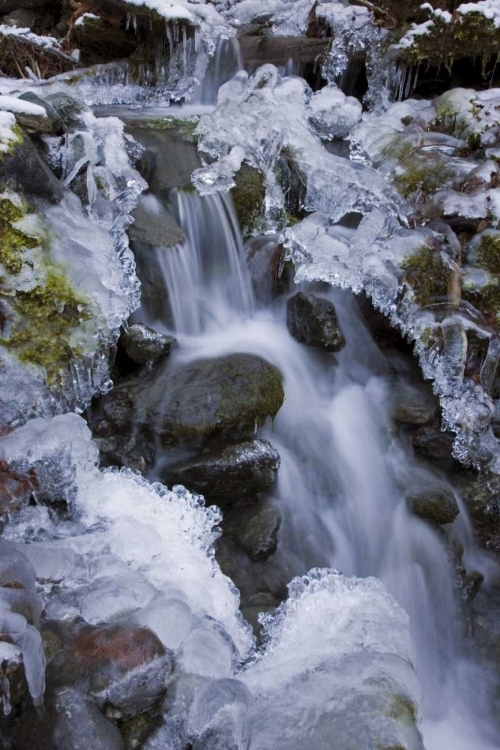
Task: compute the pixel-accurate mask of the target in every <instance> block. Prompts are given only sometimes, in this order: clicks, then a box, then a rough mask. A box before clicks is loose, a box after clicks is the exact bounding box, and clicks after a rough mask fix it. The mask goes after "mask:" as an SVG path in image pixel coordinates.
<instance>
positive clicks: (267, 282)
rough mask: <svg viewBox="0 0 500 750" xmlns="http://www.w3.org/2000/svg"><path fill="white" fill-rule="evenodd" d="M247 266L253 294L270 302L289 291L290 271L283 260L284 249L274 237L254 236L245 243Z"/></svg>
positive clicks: (260, 299)
mask: <svg viewBox="0 0 500 750" xmlns="http://www.w3.org/2000/svg"><path fill="white" fill-rule="evenodd" d="M246 259H247V267H248V270H249V272H250V277H251V279H252V285H253V288H254V292H255V296H256V297H257V299H258V300H259V301H261V302H264V303H266V302H270V301H271V300H272V299H274V298H275V297H278V296H279V295H280V294H285V293H286V292H287V291H289V289H290V286H291V283H292V272H291V269H290V267H289V265H288V264H287V263H286V261H285V249H284V247H283V245H280V244H279V243H278V242H277V240H276V238H269V237H254V238H253V239H251V240H249V242H248V243H247V258H246Z"/></svg>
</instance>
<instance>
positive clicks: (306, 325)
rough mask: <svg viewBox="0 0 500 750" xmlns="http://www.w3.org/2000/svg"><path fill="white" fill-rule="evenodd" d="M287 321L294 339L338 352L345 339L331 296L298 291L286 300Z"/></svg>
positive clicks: (328, 350)
mask: <svg viewBox="0 0 500 750" xmlns="http://www.w3.org/2000/svg"><path fill="white" fill-rule="evenodd" d="M287 325H288V330H289V331H290V333H291V335H292V336H293V337H294V339H296V340H297V341H300V342H301V343H304V344H307V346H313V347H316V348H317V349H323V350H325V351H327V352H339V351H340V350H341V349H343V347H344V346H345V339H344V335H343V333H342V331H341V330H340V326H339V324H338V321H337V315H336V313H335V306H334V305H333V303H332V302H330V300H327V299H323V298H322V297H318V296H317V295H315V294H306V293H305V292H297V293H296V294H294V295H293V297H290V299H289V300H288V302H287Z"/></svg>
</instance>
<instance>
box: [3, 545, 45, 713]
mask: <svg viewBox="0 0 500 750" xmlns="http://www.w3.org/2000/svg"><path fill="white" fill-rule="evenodd" d="M35 582H36V573H35V570H34V568H33V566H32V564H31V563H30V561H29V559H28V558H27V557H26V556H25V555H24V554H22V552H21V551H19V550H18V549H17V548H16V546H15V545H13V544H9V543H8V542H5V541H0V698H1V700H2V704H3V713H4V715H6V716H8V715H9V714H10V712H11V710H12V705H11V695H10V684H9V673H10V672H11V670H13V669H15V668H16V666H18V665H20V664H22V667H23V669H24V674H25V677H26V682H27V683H28V688H29V691H30V694H31V697H32V699H33V703H34V705H35V706H36V707H37V708H40V707H41V706H42V704H43V694H44V691H45V657H44V653H43V648H42V639H41V636H40V633H39V632H38V626H39V624H40V614H41V612H42V608H43V604H42V601H41V599H40V597H39V595H38V594H37V592H36V590H35Z"/></svg>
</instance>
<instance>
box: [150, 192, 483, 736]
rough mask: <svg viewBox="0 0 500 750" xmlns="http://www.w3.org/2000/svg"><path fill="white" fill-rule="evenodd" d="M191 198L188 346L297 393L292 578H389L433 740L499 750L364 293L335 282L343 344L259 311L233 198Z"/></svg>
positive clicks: (284, 496)
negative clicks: (249, 362) (262, 367)
mask: <svg viewBox="0 0 500 750" xmlns="http://www.w3.org/2000/svg"><path fill="white" fill-rule="evenodd" d="M178 200H179V204H180V211H179V214H180V219H181V224H182V228H183V230H184V232H185V234H186V236H187V242H186V243H185V244H184V245H183V246H181V247H177V248H175V249H172V251H171V255H170V258H169V260H168V261H166V263H165V266H164V270H165V284H166V287H167V288H168V291H169V295H170V299H171V306H172V311H173V317H174V327H173V332H174V333H175V335H176V336H177V338H178V339H179V341H180V344H181V349H180V352H179V355H178V356H179V357H180V359H181V360H183V361H191V360H194V359H199V358H210V357H217V356H222V355H225V354H229V353H234V352H249V353H253V354H256V355H259V356H261V357H263V358H265V359H266V360H268V361H269V362H271V363H273V364H274V365H276V366H277V367H278V368H279V369H280V370H281V372H282V373H283V375H284V387H285V403H284V406H283V407H282V409H281V411H280V412H279V414H278V416H277V418H276V419H275V422H274V424H273V426H272V428H271V429H269V430H268V431H267V434H266V437H268V438H269V439H270V440H271V441H272V443H273V445H275V447H276V448H277V449H278V451H279V453H280V456H281V468H280V470H279V474H278V483H277V488H276V491H275V501H274V502H276V503H277V504H278V506H279V508H280V510H281V513H282V514H283V517H284V522H283V524H282V527H281V532H280V537H279V550H278V553H279V559H280V561H281V564H282V565H283V566H284V568H285V569H286V570H287V572H289V574H290V575H289V577H291V576H292V575H303V574H304V573H305V572H306V571H307V570H309V568H311V567H312V566H325V567H331V568H336V569H339V570H341V571H342V572H343V573H345V574H346V575H354V576H361V577H365V576H376V577H377V578H379V579H380V580H381V581H383V583H384V584H385V585H386V586H387V588H388V589H389V591H390V592H391V593H393V594H394V596H395V597H396V599H397V601H398V602H399V603H400V604H401V605H402V606H403V607H404V608H405V609H406V611H407V612H408V613H409V615H410V622H411V632H412V637H413V640H414V644H415V648H416V666H417V673H418V677H419V682H420V688H421V701H420V706H421V711H422V717H421V725H420V730H421V732H422V734H423V738H424V743H425V747H426V748H427V750H448V749H449V750H452V749H453V750H493V748H495V747H498V744H497V741H496V738H495V724H494V722H493V721H492V719H491V717H489V715H488V707H487V706H488V678H487V675H486V674H485V673H484V672H481V670H480V669H479V667H477V666H476V665H475V664H474V663H473V662H472V661H470V660H469V659H468V658H467V656H466V655H465V647H464V642H463V632H462V630H463V628H462V625H461V624H459V615H458V612H457V600H456V593H455V590H454V580H453V572H452V568H451V565H450V561H449V557H448V555H447V550H446V546H445V543H444V542H445V540H444V539H443V538H442V537H440V535H439V534H438V533H437V531H435V530H433V529H432V528H431V527H430V526H429V525H427V524H426V523H425V522H423V521H421V520H419V519H418V518H416V517H415V516H413V515H412V514H411V513H410V512H409V510H408V509H407V507H406V503H405V491H406V490H407V489H408V487H410V486H417V487H418V486H419V484H421V483H422V482H424V481H425V480H426V478H427V479H429V470H428V469H426V468H423V467H422V466H421V465H419V464H418V463H417V461H416V459H415V458H414V457H413V455H412V454H411V452H410V450H409V449H408V448H407V447H405V446H404V445H402V444H401V443H400V442H399V441H398V439H397V438H396V437H395V435H394V432H393V430H392V428H391V393H390V379H389V378H388V377H387V370H388V367H387V364H388V363H387V361H386V359H385V357H384V355H383V354H382V353H381V352H380V351H379V350H378V348H377V346H376V345H375V343H374V342H373V340H372V339H371V336H370V334H369V332H368V330H367V328H366V327H365V325H364V323H363V321H362V319H361V316H360V313H359V310H358V308H357V305H356V302H355V300H354V298H353V297H352V296H351V295H350V294H347V293H344V292H340V291H336V290H331V291H329V292H327V293H326V294H325V293H323V294H324V296H327V297H328V298H329V299H331V300H332V301H333V302H334V304H335V307H336V310H337V313H338V317H339V323H340V326H341V328H342V331H343V332H344V335H345V338H346V341H347V345H346V347H345V349H344V350H343V351H342V352H341V353H340V354H337V355H335V356H333V355H329V354H324V353H319V352H318V351H316V350H313V349H310V348H308V347H306V346H303V345H301V344H299V343H297V342H296V341H295V340H294V339H293V338H292V337H291V336H290V334H289V332H288V330H287V327H286V313H285V304H284V301H283V300H281V301H277V302H275V303H273V304H272V305H271V306H270V307H267V308H262V307H261V308H260V309H259V308H258V306H257V304H256V302H255V301H254V299H253V294H252V289H251V282H250V278H249V275H248V273H247V272H246V269H245V267H244V264H243V260H242V259H243V256H242V252H243V249H242V245H241V240H240V238H239V235H238V233H237V221H236V219H235V217H234V212H233V211H234V210H233V209H232V205H231V202H230V199H228V198H227V197H221V196H217V195H216V196H209V197H205V198H199V197H198V196H196V195H194V194H180V195H179V196H178ZM155 325H156V326H157V327H158V321H155ZM165 330H167V329H165ZM170 332H172V331H170ZM435 479H436V477H435V476H434V480H435ZM441 481H442V482H444V483H446V479H445V478H444V477H442V478H441ZM457 500H458V502H459V504H460V506H461V514H460V516H459V517H458V519H457V521H455V523H454V524H453V527H452V528H451V529H449V535H450V536H454V537H455V538H457V539H459V540H460V542H461V544H462V545H463V546H464V547H465V559H466V561H467V565H468V567H469V569H472V570H477V571H481V572H482V573H483V574H484V575H485V577H486V578H487V577H488V574H489V565H490V563H489V561H488V560H486V559H483V558H482V557H481V556H480V555H479V554H478V553H477V552H476V551H475V550H474V547H473V544H472V541H471V538H472V537H471V533H470V528H469V524H468V520H467V517H466V512H465V509H464V508H463V506H462V505H461V503H460V499H459V498H457Z"/></svg>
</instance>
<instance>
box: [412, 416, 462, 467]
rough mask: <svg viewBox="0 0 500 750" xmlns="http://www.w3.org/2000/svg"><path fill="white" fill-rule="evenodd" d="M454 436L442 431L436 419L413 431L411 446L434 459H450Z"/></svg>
mask: <svg viewBox="0 0 500 750" xmlns="http://www.w3.org/2000/svg"><path fill="white" fill-rule="evenodd" d="M454 440H455V438H454V436H453V435H452V434H451V433H450V432H443V430H441V425H440V424H439V422H438V421H436V422H434V423H433V424H431V425H424V426H422V427H419V428H418V429H417V430H415V431H414V432H413V435H412V442H413V448H414V449H415V450H416V451H417V452H418V453H420V454H421V455H422V456H425V457H426V458H429V459H431V460H434V461H451V459H452V458H453V443H454Z"/></svg>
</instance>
